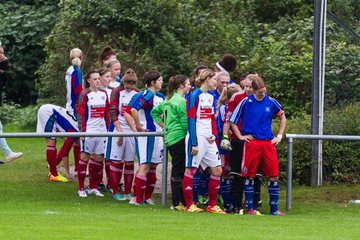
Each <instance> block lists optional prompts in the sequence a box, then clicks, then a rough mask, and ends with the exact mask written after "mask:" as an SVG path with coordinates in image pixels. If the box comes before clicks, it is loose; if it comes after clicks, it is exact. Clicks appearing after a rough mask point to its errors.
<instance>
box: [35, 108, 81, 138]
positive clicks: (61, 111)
mask: <svg viewBox="0 0 360 240" xmlns="http://www.w3.org/2000/svg"><path fill="white" fill-rule="evenodd" d="M57 131H58V132H78V131H79V129H78V126H77V122H76V120H75V118H74V116H72V115H71V113H69V112H68V111H66V110H65V108H63V107H59V106H56V105H52V104H45V105H42V106H41V107H40V108H39V110H38V114H37V126H36V132H37V133H45V132H57Z"/></svg>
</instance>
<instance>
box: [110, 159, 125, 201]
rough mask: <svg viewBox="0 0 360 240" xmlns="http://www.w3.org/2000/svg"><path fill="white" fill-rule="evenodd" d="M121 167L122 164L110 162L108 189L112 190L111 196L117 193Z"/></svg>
mask: <svg viewBox="0 0 360 240" xmlns="http://www.w3.org/2000/svg"><path fill="white" fill-rule="evenodd" d="M107 162H108V161H107ZM123 165H124V163H122V162H116V161H111V163H110V170H109V171H110V173H109V174H110V187H111V189H112V190H113V196H115V195H116V194H118V193H119V183H120V181H121V175H122V169H123Z"/></svg>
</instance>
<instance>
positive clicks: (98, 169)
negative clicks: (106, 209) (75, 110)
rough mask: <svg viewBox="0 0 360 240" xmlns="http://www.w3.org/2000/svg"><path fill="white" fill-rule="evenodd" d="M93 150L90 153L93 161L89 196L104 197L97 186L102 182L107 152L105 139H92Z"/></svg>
mask: <svg viewBox="0 0 360 240" xmlns="http://www.w3.org/2000/svg"><path fill="white" fill-rule="evenodd" d="M90 142H91V146H92V148H91V149H90V153H91V154H92V155H93V159H90V161H89V194H93V195H96V196H98V197H103V196H104V195H103V194H102V193H100V191H99V190H98V188H97V186H98V184H99V183H100V182H101V181H102V173H103V169H104V151H105V143H104V142H105V138H104V137H94V138H91V139H90Z"/></svg>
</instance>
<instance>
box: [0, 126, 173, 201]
mask: <svg viewBox="0 0 360 240" xmlns="http://www.w3.org/2000/svg"><path fill="white" fill-rule="evenodd" d="M44 137H46V138H49V137H162V138H163V140H164V133H163V132H91V133H89V132H87V133H84V132H56V133H34V132H29V133H0V138H44ZM167 170H168V162H167V149H166V145H165V141H164V161H163V168H162V179H161V204H162V205H163V206H164V207H165V206H166V200H167Z"/></svg>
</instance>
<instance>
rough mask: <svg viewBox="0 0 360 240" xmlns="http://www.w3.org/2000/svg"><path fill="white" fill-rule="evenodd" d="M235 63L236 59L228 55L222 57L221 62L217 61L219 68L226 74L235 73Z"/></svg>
mask: <svg viewBox="0 0 360 240" xmlns="http://www.w3.org/2000/svg"><path fill="white" fill-rule="evenodd" d="M236 63H237V61H236V57H235V56H234V55H232V54H229V53H227V54H225V55H224V56H222V58H221V60H220V61H219V64H220V66H221V67H223V68H224V69H225V70H226V71H228V72H233V71H235V69H236ZM219 70H221V69H219Z"/></svg>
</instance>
